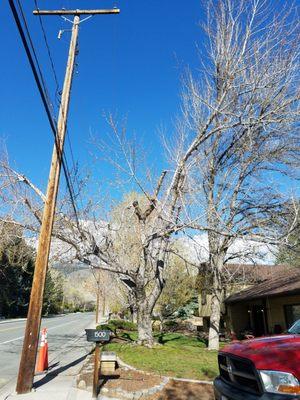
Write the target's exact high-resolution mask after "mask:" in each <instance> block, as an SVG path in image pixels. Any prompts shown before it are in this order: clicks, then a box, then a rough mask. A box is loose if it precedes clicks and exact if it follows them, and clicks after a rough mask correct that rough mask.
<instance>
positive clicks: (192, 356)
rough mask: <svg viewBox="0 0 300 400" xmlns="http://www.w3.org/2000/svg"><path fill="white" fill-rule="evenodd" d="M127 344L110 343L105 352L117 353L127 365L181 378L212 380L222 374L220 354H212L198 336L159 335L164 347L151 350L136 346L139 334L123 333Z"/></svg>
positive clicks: (158, 337) (156, 335) (213, 352)
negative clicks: (220, 372) (220, 371)
mask: <svg viewBox="0 0 300 400" xmlns="http://www.w3.org/2000/svg"><path fill="white" fill-rule="evenodd" d="M122 336H123V337H126V338H127V339H129V341H128V342H124V343H109V344H107V345H105V350H110V351H115V352H116V353H117V355H118V356H119V357H120V358H121V359H122V360H123V361H124V362H125V363H127V364H129V365H132V366H134V367H136V368H138V369H141V370H144V371H149V372H155V373H158V374H162V375H169V376H174V377H177V378H191V379H201V380H202V379H204V380H212V379H213V378H214V377H216V376H217V375H218V365H217V352H216V351H208V350H207V349H206V347H205V344H204V343H203V342H202V341H201V340H200V339H198V338H196V337H189V336H184V335H182V334H177V333H166V334H155V337H156V339H157V340H158V342H159V343H161V346H157V347H155V348H153V349H148V348H145V347H142V346H137V345H135V344H133V340H135V339H137V334H136V332H126V333H123V335H122Z"/></svg>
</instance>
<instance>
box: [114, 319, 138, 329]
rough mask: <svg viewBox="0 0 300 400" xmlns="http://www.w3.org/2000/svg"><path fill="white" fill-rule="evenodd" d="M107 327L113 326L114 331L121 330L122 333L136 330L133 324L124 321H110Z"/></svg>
mask: <svg viewBox="0 0 300 400" xmlns="http://www.w3.org/2000/svg"><path fill="white" fill-rule="evenodd" d="M109 325H112V326H114V328H115V329H121V330H124V331H136V330H137V325H136V324H135V323H134V322H130V321H124V320H123V319H112V320H111V321H109Z"/></svg>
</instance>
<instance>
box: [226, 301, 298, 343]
mask: <svg viewBox="0 0 300 400" xmlns="http://www.w3.org/2000/svg"><path fill="white" fill-rule="evenodd" d="M292 304H300V294H299V295H295V296H281V297H271V298H265V299H259V300H253V301H248V302H240V303H234V304H229V305H228V306H227V318H226V327H227V328H228V329H229V330H231V331H233V332H235V333H236V334H237V335H239V333H240V332H243V331H245V330H247V329H251V328H252V329H253V328H254V321H253V315H252V314H251V312H249V311H250V310H252V309H253V306H255V305H258V306H261V307H262V309H263V308H264V309H265V313H266V328H267V332H266V333H267V334H272V333H274V327H275V325H279V326H280V327H281V328H282V331H285V330H287V329H288V328H289V327H288V326H287V324H286V318H285V309H284V306H286V305H292Z"/></svg>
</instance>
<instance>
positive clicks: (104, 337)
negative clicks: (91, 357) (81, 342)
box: [85, 329, 110, 399]
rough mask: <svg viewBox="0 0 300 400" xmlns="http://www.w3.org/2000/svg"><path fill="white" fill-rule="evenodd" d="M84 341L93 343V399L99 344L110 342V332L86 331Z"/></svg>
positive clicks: (97, 380) (95, 390) (97, 374)
mask: <svg viewBox="0 0 300 400" xmlns="http://www.w3.org/2000/svg"><path fill="white" fill-rule="evenodd" d="M85 332H86V339H87V341H88V342H94V343H95V346H96V347H95V361H94V379H93V399H96V398H97V395H98V384H99V360H100V343H103V342H108V341H109V340H110V331H100V330H97V329H86V330H85Z"/></svg>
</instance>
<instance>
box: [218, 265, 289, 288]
mask: <svg viewBox="0 0 300 400" xmlns="http://www.w3.org/2000/svg"><path fill="white" fill-rule="evenodd" d="M287 269H288V267H287V266H286V265H283V264H277V265H266V264H257V265H253V264H226V265H225V266H224V270H225V274H226V275H227V276H228V277H230V278H231V280H232V281H234V282H239V281H241V282H242V283H247V284H257V283H261V282H264V281H266V280H267V279H272V278H274V277H276V276H278V274H280V275H281V274H283V273H285V272H286V271H287Z"/></svg>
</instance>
